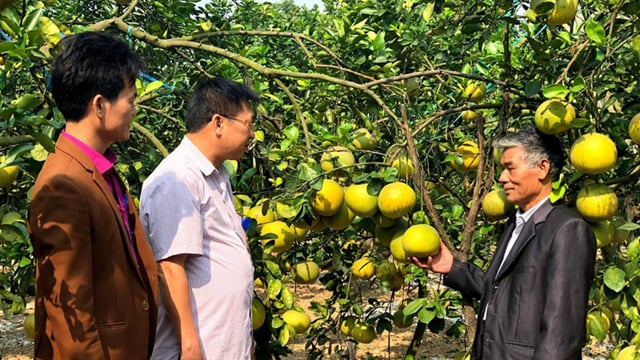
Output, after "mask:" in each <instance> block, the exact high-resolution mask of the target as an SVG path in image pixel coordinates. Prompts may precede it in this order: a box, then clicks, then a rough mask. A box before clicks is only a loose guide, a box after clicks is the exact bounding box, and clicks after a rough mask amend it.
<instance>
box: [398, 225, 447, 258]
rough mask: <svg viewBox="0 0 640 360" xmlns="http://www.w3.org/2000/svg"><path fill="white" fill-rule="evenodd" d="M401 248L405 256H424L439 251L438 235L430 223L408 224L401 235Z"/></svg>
mask: <svg viewBox="0 0 640 360" xmlns="http://www.w3.org/2000/svg"><path fill="white" fill-rule="evenodd" d="M402 248H404V253H405V254H406V255H407V256H415V257H417V258H426V257H427V256H431V255H435V254H437V253H438V251H440V235H439V234H438V231H437V230H436V229H435V228H434V227H433V226H431V225H427V224H418V225H412V226H410V227H409V228H408V229H407V231H405V232H404V236H403V237H402Z"/></svg>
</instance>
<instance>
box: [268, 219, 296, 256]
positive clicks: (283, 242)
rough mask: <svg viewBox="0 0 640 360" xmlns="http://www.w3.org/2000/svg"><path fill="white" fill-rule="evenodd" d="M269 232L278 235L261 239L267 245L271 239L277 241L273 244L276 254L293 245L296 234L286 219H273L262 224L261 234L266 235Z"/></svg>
mask: <svg viewBox="0 0 640 360" xmlns="http://www.w3.org/2000/svg"><path fill="white" fill-rule="evenodd" d="M267 234H274V235H275V236H276V237H275V239H263V240H261V241H262V244H263V245H266V244H267V243H269V242H270V241H275V244H274V246H273V253H274V254H280V253H282V252H285V251H287V250H289V249H291V247H292V246H293V241H294V238H295V235H294V234H293V232H292V231H291V228H290V227H289V225H287V224H286V223H285V222H284V221H272V222H270V223H266V224H264V225H262V228H261V229H260V236H265V235H267Z"/></svg>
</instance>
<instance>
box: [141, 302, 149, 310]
mask: <svg viewBox="0 0 640 360" xmlns="http://www.w3.org/2000/svg"><path fill="white" fill-rule="evenodd" d="M140 307H141V308H142V310H144V311H147V310H149V302H148V301H147V300H142V304H140Z"/></svg>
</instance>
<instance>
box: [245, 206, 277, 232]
mask: <svg viewBox="0 0 640 360" xmlns="http://www.w3.org/2000/svg"><path fill="white" fill-rule="evenodd" d="M262 209H263V208H262V205H256V206H254V207H252V208H250V209H249V210H248V211H247V212H246V214H245V216H246V217H250V218H252V219H254V220H255V221H256V223H257V224H258V227H260V226H261V225H264V224H266V223H270V222H273V221H275V220H276V215H275V213H274V212H273V210H271V209H267V211H266V213H263V212H262Z"/></svg>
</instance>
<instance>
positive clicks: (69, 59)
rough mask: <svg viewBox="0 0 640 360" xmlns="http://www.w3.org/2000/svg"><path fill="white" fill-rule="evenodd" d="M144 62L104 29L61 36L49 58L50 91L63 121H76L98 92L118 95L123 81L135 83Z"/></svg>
mask: <svg viewBox="0 0 640 360" xmlns="http://www.w3.org/2000/svg"><path fill="white" fill-rule="evenodd" d="M144 67H145V65H144V62H143V61H142V59H140V57H139V56H138V55H137V54H136V53H134V52H133V51H132V50H131V49H130V48H129V46H128V45H127V43H125V42H124V41H123V40H122V39H120V38H117V37H115V36H113V35H110V34H108V33H105V32H93V31H89V32H83V33H79V34H75V35H70V36H67V37H65V38H63V39H62V40H61V41H60V43H59V44H58V52H57V55H56V57H55V59H54V61H53V71H52V74H51V92H52V94H53V98H54V100H55V101H56V105H57V106H58V109H59V110H60V112H62V115H64V117H65V118H66V119H67V121H79V120H80V119H82V117H84V115H85V114H86V112H87V107H88V105H89V102H90V101H91V99H93V97H95V96H96V95H98V94H100V95H103V96H104V97H106V98H107V99H108V100H109V101H114V100H116V99H117V98H118V95H119V94H120V92H121V91H122V90H123V89H124V88H125V84H126V85H128V86H131V85H133V84H135V81H136V77H137V76H138V73H139V72H140V71H143V70H144Z"/></svg>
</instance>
